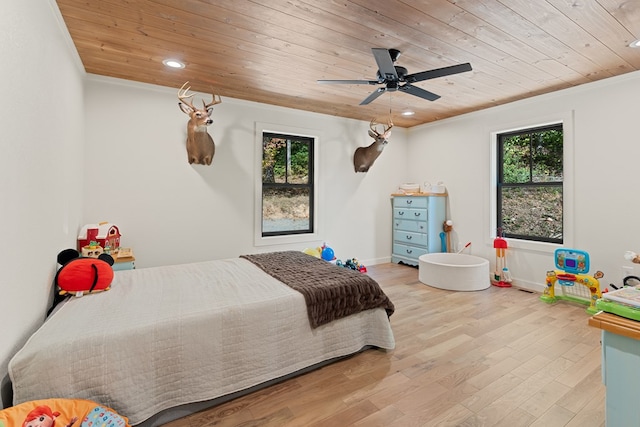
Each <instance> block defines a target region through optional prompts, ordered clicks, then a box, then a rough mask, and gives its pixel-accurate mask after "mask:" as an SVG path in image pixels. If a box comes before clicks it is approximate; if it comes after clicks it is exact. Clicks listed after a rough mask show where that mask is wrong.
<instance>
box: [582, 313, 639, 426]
mask: <svg viewBox="0 0 640 427" xmlns="http://www.w3.org/2000/svg"><path fill="white" fill-rule="evenodd" d="M589 325H591V326H594V327H596V328H600V329H602V381H603V382H604V385H605V387H606V402H605V405H606V406H605V417H606V425H607V426H608V427H618V426H620V427H622V426H640V405H638V403H640V398H639V397H638V396H639V395H638V390H639V389H640V369H638V366H640V341H639V340H640V322H637V321H635V320H631V319H626V318H624V317H620V316H616V315H615V314H611V313H602V312H601V313H598V314H596V315H594V316H593V317H591V318H590V319H589Z"/></svg>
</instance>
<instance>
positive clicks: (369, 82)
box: [317, 80, 382, 85]
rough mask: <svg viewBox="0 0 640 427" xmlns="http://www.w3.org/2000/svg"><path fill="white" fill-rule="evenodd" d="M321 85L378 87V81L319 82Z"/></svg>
mask: <svg viewBox="0 0 640 427" xmlns="http://www.w3.org/2000/svg"><path fill="white" fill-rule="evenodd" d="M317 82H318V83H320V84H332V85H335V84H338V85H377V84H379V83H382V82H379V81H377V80H317Z"/></svg>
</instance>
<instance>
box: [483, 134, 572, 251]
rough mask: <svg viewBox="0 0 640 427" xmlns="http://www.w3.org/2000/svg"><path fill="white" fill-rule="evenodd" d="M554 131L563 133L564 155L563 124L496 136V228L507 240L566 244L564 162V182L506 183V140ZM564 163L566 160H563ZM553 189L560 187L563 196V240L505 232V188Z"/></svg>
mask: <svg viewBox="0 0 640 427" xmlns="http://www.w3.org/2000/svg"><path fill="white" fill-rule="evenodd" d="M552 130H559V131H561V132H562V135H563V153H564V129H563V124H562V123H554V124H549V125H545V126H537V127H532V128H523V129H519V130H515V131H510V132H503V133H499V134H498V135H497V136H496V144H497V150H496V151H497V156H498V158H497V161H496V165H497V174H496V175H497V176H496V214H497V215H496V222H495V228H496V230H502V231H503V233H502V236H503V237H506V238H511V239H518V240H525V241H531V242H545V243H554V244H558V245H563V244H564V162H563V167H562V174H563V179H562V181H544V182H536V181H533V179H532V178H533V177H530V180H529V181H528V182H525V183H507V182H504V140H505V139H506V138H509V137H511V136H515V135H524V134H533V133H538V132H545V131H552ZM563 161H564V158H563ZM531 166H532V164H531V162H530V167H531ZM553 187H560V189H561V190H562V195H563V206H562V208H563V211H562V225H563V230H562V237H561V238H551V237H543V236H533V235H524V234H516V233H508V232H504V229H503V227H502V225H503V221H502V215H503V206H502V200H503V194H504V192H503V191H502V190H503V189H505V188H527V189H536V188H553Z"/></svg>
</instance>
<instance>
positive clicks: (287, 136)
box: [260, 132, 315, 237]
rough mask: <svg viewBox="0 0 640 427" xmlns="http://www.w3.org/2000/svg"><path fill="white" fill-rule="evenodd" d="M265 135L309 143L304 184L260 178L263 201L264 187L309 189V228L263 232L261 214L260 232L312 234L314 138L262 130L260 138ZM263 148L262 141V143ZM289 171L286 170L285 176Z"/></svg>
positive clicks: (286, 234) (269, 234) (276, 234)
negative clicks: (306, 174)
mask: <svg viewBox="0 0 640 427" xmlns="http://www.w3.org/2000/svg"><path fill="white" fill-rule="evenodd" d="M265 137H270V138H281V139H286V140H300V141H304V142H307V143H308V144H309V160H308V169H309V174H308V178H307V183H306V184H292V183H288V182H285V183H276V182H274V183H265V182H264V180H263V179H261V184H262V188H261V197H260V200H261V202H263V201H264V190H265V188H307V189H308V191H309V228H308V229H305V230H285V231H273V232H269V231H267V232H265V231H264V229H262V225H264V217H263V216H262V214H261V221H260V223H261V233H262V237H277V236H291V235H297V234H313V230H314V219H315V212H314V193H315V180H314V172H315V168H314V167H313V166H314V148H315V139H314V138H312V137H309V136H302V135H293V134H290V133H289V134H284V133H274V132H262V139H263V141H264V138H265ZM263 148H264V143H263ZM263 153H264V151H262V154H263ZM260 158H261V159H263V158H264V156H263V155H261V157H260ZM288 163H289V162H287V164H288ZM260 172H261V173H260V176H261V177H262V176H263V172H264V170H263V169H262V168H261V169H260ZM288 172H289V171H287V176H288V175H289V174H288Z"/></svg>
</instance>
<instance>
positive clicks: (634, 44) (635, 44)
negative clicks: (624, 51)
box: [629, 39, 640, 47]
mask: <svg viewBox="0 0 640 427" xmlns="http://www.w3.org/2000/svg"><path fill="white" fill-rule="evenodd" d="M629 47H640V39H638V40H634V41H632V42H631V43H629Z"/></svg>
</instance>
